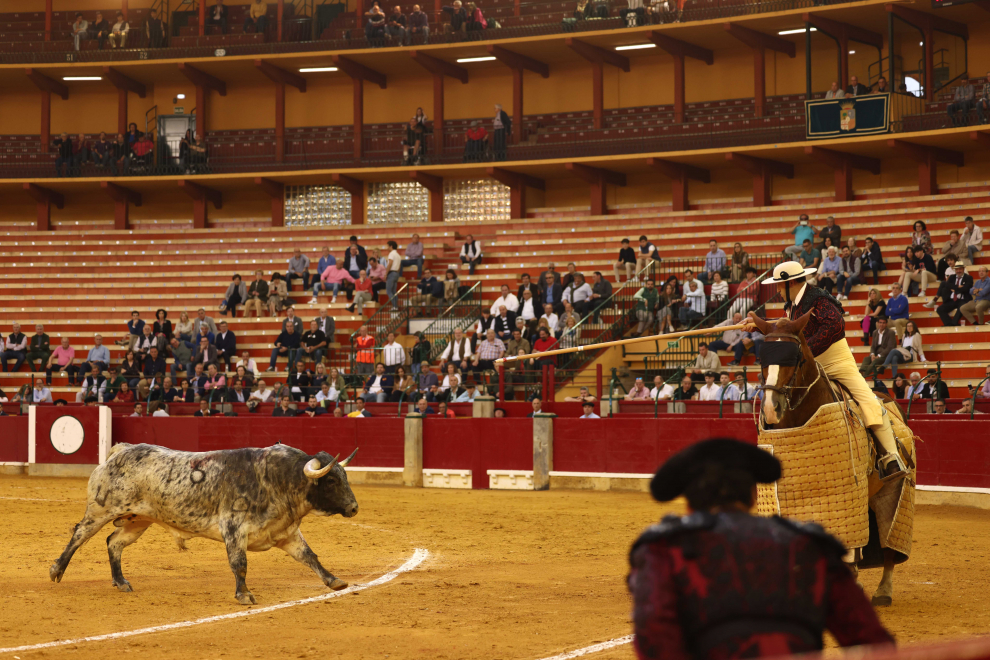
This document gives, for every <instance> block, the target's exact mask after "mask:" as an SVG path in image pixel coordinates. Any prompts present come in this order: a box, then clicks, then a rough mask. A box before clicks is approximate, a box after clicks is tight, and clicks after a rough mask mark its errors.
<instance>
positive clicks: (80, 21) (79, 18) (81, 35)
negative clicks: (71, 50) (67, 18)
mask: <svg viewBox="0 0 990 660" xmlns="http://www.w3.org/2000/svg"><path fill="white" fill-rule="evenodd" d="M71 29H72V42H73V45H74V46H75V49H76V52H77V53H78V52H79V43H80V42H81V41H84V40H86V39H89V21H87V20H85V19H84V18H83V15H82V14H80V13H78V12H77V13H76V20H75V21H74V22H73V23H72V26H71Z"/></svg>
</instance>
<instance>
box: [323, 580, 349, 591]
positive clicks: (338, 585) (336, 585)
mask: <svg viewBox="0 0 990 660" xmlns="http://www.w3.org/2000/svg"><path fill="white" fill-rule="evenodd" d="M327 586H328V587H330V588H331V589H333V590H334V591H340V590H341V589H346V588H347V583H346V582H344V581H343V580H341V579H340V578H334V579H333V582H331V583H330V584H328V585H327Z"/></svg>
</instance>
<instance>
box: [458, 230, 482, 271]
mask: <svg viewBox="0 0 990 660" xmlns="http://www.w3.org/2000/svg"><path fill="white" fill-rule="evenodd" d="M460 258H461V264H462V267H463V264H467V266H468V272H469V273H470V274H471V275H474V269H475V268H477V267H478V264H480V263H481V260H482V254H481V243H480V242H479V241H476V240H474V236H472V235H471V234H468V235H467V240H466V241H465V242H464V245H463V246H461V255H460Z"/></svg>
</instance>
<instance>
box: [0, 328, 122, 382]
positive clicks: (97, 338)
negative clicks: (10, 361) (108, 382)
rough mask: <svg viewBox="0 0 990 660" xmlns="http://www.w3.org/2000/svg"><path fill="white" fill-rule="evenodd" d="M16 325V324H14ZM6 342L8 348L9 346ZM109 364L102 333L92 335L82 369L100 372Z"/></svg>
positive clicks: (108, 354) (107, 350)
mask: <svg viewBox="0 0 990 660" xmlns="http://www.w3.org/2000/svg"><path fill="white" fill-rule="evenodd" d="M15 325H16V324H15ZM9 347H10V346H9V344H8V348H9ZM6 363H7V361H6V359H4V365H5V366H6ZM109 364H110V351H109V349H107V347H106V346H104V345H103V336H102V335H93V348H91V349H89V352H88V353H87V354H86V362H85V363H83V364H82V365H80V368H81V369H82V368H83V367H84V366H85V369H84V371H87V372H88V371H90V370H91V369H92V368H93V367H98V368H99V370H100V371H101V372H102V371H104V370H105V369H106V368H107V366H108V365H109Z"/></svg>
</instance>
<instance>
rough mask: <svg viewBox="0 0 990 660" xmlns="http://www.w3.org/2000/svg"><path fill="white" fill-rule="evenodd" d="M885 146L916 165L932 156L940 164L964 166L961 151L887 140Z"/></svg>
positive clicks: (963, 157) (964, 161) (964, 162)
mask: <svg viewBox="0 0 990 660" xmlns="http://www.w3.org/2000/svg"><path fill="white" fill-rule="evenodd" d="M887 146H888V147H890V148H891V149H894V150H895V151H897V152H899V153H901V154H902V155H904V156H907V157H908V158H910V159H911V160H913V161H915V162H918V163H924V162H926V161H927V160H928V157H929V156H934V158H935V160H937V161H938V162H940V163H948V164H949V165H955V166H956V167H962V166H963V165H965V164H966V159H965V156H964V154H963V152H961V151H951V150H949V149H942V148H941V147H926V146H924V145H920V144H915V143H913V142H907V141H905V140H887Z"/></svg>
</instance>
